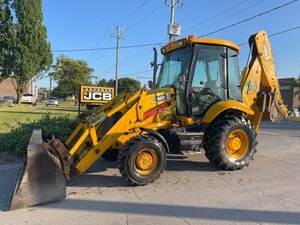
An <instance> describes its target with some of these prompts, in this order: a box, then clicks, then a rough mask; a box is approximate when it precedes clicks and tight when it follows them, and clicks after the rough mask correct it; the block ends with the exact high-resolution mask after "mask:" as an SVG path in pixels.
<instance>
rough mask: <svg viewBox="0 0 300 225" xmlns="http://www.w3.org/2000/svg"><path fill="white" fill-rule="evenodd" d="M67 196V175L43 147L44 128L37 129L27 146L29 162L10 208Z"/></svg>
mask: <svg viewBox="0 0 300 225" xmlns="http://www.w3.org/2000/svg"><path fill="white" fill-rule="evenodd" d="M65 197H66V181H65V176H64V174H63V172H62V171H61V169H60V167H59V166H57V165H56V164H55V163H54V161H53V160H52V158H51V157H50V156H49V154H48V153H47V152H46V151H45V150H44V149H43V147H42V130H41V129H35V130H33V132H32V136H31V139H30V143H29V145H28V147H27V162H26V163H25V165H24V167H23V172H22V173H21V174H20V176H19V180H18V182H17V185H16V187H15V191H14V194H13V196H12V200H11V204H10V209H11V210H13V209H18V208H23V207H28V206H34V205H40V204H43V203H49V202H54V201H58V200H62V199H64V198H65Z"/></svg>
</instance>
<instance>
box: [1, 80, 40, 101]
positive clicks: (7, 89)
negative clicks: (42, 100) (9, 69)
mask: <svg viewBox="0 0 300 225" xmlns="http://www.w3.org/2000/svg"><path fill="white" fill-rule="evenodd" d="M15 85H16V80H14V79H12V78H7V79H5V80H3V81H2V82H0V98H3V97H4V96H12V97H14V98H17V93H16V90H15ZM24 94H32V95H34V96H37V88H36V87H35V86H34V82H31V83H30V84H29V85H28V87H27V89H26V90H25V92H24Z"/></svg>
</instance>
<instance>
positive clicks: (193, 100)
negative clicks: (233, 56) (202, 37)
mask: <svg viewBox="0 0 300 225" xmlns="http://www.w3.org/2000/svg"><path fill="white" fill-rule="evenodd" d="M195 47H196V48H197V56H196V60H195V62H194V68H193V72H192V74H191V79H190V80H191V81H190V85H189V88H188V91H189V93H188V100H189V114H190V115H191V116H194V117H199V116H203V115H204V113H205V111H206V110H207V109H208V108H209V107H210V106H211V105H213V104H214V103H215V102H218V101H221V100H225V99H226V88H227V85H226V84H227V82H226V73H227V68H226V60H225V59H226V47H223V46H212V45H197V46H195Z"/></svg>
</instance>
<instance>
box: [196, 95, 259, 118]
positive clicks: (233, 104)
mask: <svg viewBox="0 0 300 225" xmlns="http://www.w3.org/2000/svg"><path fill="white" fill-rule="evenodd" d="M227 109H235V110H238V111H240V112H242V113H244V114H246V115H253V114H254V111H253V110H252V109H250V108H249V107H248V106H247V105H245V104H243V103H241V102H238V101H234V100H229V101H226V102H217V103H215V104H214V105H213V106H212V107H210V108H209V109H208V111H207V112H206V114H205V116H204V117H203V119H202V122H204V123H210V122H212V121H213V120H214V119H215V118H216V117H217V116H218V115H219V114H220V113H222V112H224V111H225V110H227Z"/></svg>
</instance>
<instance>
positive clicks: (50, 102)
mask: <svg viewBox="0 0 300 225" xmlns="http://www.w3.org/2000/svg"><path fill="white" fill-rule="evenodd" d="M48 105H56V106H58V98H56V97H49V98H47V101H46V106H48Z"/></svg>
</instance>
